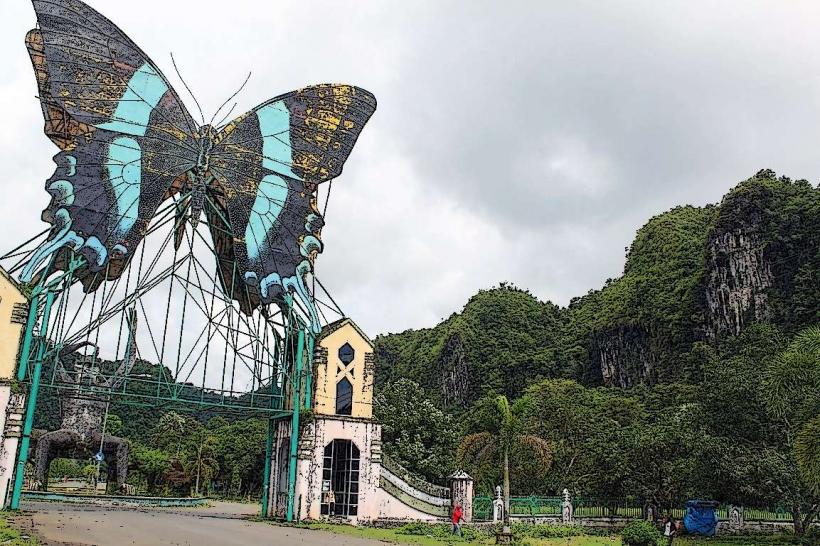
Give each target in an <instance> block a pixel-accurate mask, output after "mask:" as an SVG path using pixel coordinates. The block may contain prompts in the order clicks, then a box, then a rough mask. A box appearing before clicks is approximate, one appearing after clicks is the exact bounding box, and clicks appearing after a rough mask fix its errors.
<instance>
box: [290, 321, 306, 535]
mask: <svg viewBox="0 0 820 546" xmlns="http://www.w3.org/2000/svg"><path fill="white" fill-rule="evenodd" d="M304 343H305V328H304V326H301V325H300V327H299V335H298V338H297V341H296V362H295V366H294V371H293V416H292V417H291V428H290V459H289V461H288V508H287V516H286V519H287V520H288V521H293V514H294V504H295V495H296V465H297V463H298V462H299V458H298V455H299V412H300V410H301V405H302V404H301V401H302V359H303V356H304V355H303V346H304Z"/></svg>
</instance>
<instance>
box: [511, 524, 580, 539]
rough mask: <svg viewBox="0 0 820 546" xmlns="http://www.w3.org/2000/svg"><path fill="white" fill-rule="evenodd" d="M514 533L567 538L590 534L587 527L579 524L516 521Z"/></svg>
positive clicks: (534, 536)
mask: <svg viewBox="0 0 820 546" xmlns="http://www.w3.org/2000/svg"><path fill="white" fill-rule="evenodd" d="M512 531H513V534H514V535H516V536H521V537H529V538H567V537H580V536H585V535H588V534H589V533H588V532H587V530H586V529H584V528H583V527H581V526H578V525H558V524H533V523H514V524H513V526H512Z"/></svg>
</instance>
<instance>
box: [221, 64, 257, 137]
mask: <svg viewBox="0 0 820 546" xmlns="http://www.w3.org/2000/svg"><path fill="white" fill-rule="evenodd" d="M251 74H253V72H248V77H247V78H245V81H244V82H242V85H240V86H239V89H237V90H236V92H235V93H234V94H233V95H231V96H230V97H228V98H227V99H226V100H225V102H223V103H222V105H221V106H220V107H219V108H217V109H216V112H214V117H212V118H211V125H213V123H214V120H215V119H216V116H218V115H219V112H221V111H222V109H223V108H225V105H226V104H228V103H229V102H231V101H232V100H233V98H234V97H235V96H237V95H238V94H239V93H240V92H241V91H242V90H243V89H245V85H247V83H248V80H250V79H251ZM234 108H236V104H234V105H233V108H231V110H230V111H229V112H228V113H227V114H225V117H224V118H222V121H225V120H226V119H227V118H228V116H229V115H230V113H231V112H232V111H233V109H234ZM222 121H220V122H219V123H218V124H217V125H222Z"/></svg>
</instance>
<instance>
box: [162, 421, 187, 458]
mask: <svg viewBox="0 0 820 546" xmlns="http://www.w3.org/2000/svg"><path fill="white" fill-rule="evenodd" d="M187 428H188V419H187V418H186V417H184V416H182V415H180V414H179V413H177V412H175V411H169V412H168V413H165V414H163V416H162V417H160V419H159V423H157V427H156V429H155V431H154V439H155V441H156V442H157V445H159V446H161V447H168V446H173V447H174V449H175V453H176V455H177V456H179V452H180V451H181V450H182V443H183V441H184V439H185V432H186V429H187Z"/></svg>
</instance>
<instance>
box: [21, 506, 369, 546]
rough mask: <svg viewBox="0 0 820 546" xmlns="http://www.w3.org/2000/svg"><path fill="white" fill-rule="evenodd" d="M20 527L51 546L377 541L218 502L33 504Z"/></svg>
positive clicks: (354, 545) (298, 545) (353, 545)
mask: <svg viewBox="0 0 820 546" xmlns="http://www.w3.org/2000/svg"><path fill="white" fill-rule="evenodd" d="M22 508H23V510H25V513H24V514H23V515H21V516H20V517H19V518H18V519H17V524H18V525H21V526H22V527H23V528H25V529H30V530H33V532H34V533H35V534H36V535H37V536H39V537H40V538H41V539H43V540H44V542H45V543H46V545H48V546H80V545H82V546H88V545H98V546H119V545H139V546H149V545H150V546H154V545H194V546H233V545H246V544H265V545H268V544H282V545H295V546H324V545H333V546H374V545H375V544H380V542H378V541H370V540H364V539H358V538H351V537H345V536H341V535H335V534H332V533H328V532H325V531H313V530H308V529H296V528H292V527H277V526H275V525H271V524H269V523H262V522H256V521H247V520H246V519H243V518H247V517H249V516H253V515H254V514H255V513H256V511H257V510H258V507H257V506H256V505H248V504H239V503H227V502H218V503H215V504H214V505H213V506H210V507H208V508H182V509H180V508H153V509H140V510H135V509H125V508H117V507H109V506H84V505H73V504H61V503H51V502H37V503H35V502H29V503H24V505H23V506H22Z"/></svg>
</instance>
